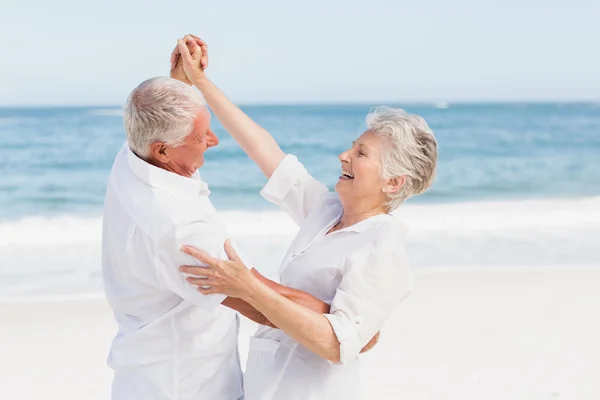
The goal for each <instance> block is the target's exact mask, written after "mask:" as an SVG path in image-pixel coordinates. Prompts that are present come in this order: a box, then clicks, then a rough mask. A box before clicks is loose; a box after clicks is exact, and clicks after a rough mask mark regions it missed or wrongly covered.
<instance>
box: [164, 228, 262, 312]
mask: <svg viewBox="0 0 600 400" xmlns="http://www.w3.org/2000/svg"><path fill="white" fill-rule="evenodd" d="M226 238H227V234H226V232H225V231H224V229H221V228H220V227H215V225H214V224H211V223H208V222H194V223H190V224H187V225H185V226H180V227H177V228H173V231H172V232H170V234H169V235H166V236H165V237H164V238H163V243H162V244H161V246H160V247H161V248H164V249H168V250H166V251H162V252H161V253H160V254H158V256H157V257H158V263H157V275H158V281H159V284H160V285H161V287H162V288H164V289H166V290H170V291H172V292H174V293H175V294H177V295H178V296H180V297H182V298H183V299H185V300H187V301H189V302H192V303H194V304H196V305H199V306H201V307H203V308H204V309H206V310H208V311H213V310H215V309H216V308H217V307H218V306H219V305H220V304H221V303H222V302H223V300H225V298H226V297H227V296H226V295H223V294H209V295H205V294H202V293H200V292H199V291H198V287H197V286H194V285H192V284H190V283H188V282H187V281H186V280H185V279H186V278H187V277H188V276H189V275H186V274H183V273H182V272H180V271H179V267H181V266H182V265H195V266H201V267H205V265H204V264H202V263H201V262H200V261H198V260H197V259H195V258H194V257H191V256H189V255H187V254H185V253H183V252H182V251H181V250H180V248H181V246H182V245H188V246H192V247H195V248H197V249H198V250H201V251H203V252H205V253H206V254H208V255H210V256H211V257H215V258H221V259H227V254H226V253H225V249H224V244H225V240H226ZM234 248H235V245H234ZM236 252H237V253H238V255H239V256H240V258H241V259H242V260H243V261H244V263H245V264H246V265H247V266H248V268H251V266H249V264H247V261H246V259H245V258H244V257H243V255H242V254H240V253H239V251H238V250H237V248H236Z"/></svg>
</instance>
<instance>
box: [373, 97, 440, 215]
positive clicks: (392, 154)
mask: <svg viewBox="0 0 600 400" xmlns="http://www.w3.org/2000/svg"><path fill="white" fill-rule="evenodd" d="M367 126H368V129H369V130H370V131H371V132H373V133H374V134H375V135H377V136H379V137H381V138H382V139H383V140H384V153H383V156H382V160H381V174H382V176H383V178H384V179H386V180H388V179H392V178H396V177H401V176H404V177H405V181H404V185H402V187H401V188H400V190H398V191H397V192H394V193H388V201H387V202H386V207H387V210H388V212H391V211H394V210H395V209H397V208H398V207H399V206H400V204H402V202H403V201H404V200H406V199H408V198H409V197H411V196H414V195H417V194H421V193H423V192H425V191H426V190H427V189H428V188H429V186H431V184H432V183H433V181H434V179H435V168H436V166H437V142H436V140H435V136H434V135H433V132H432V131H431V129H430V128H429V126H428V125H427V122H425V120H424V119H423V118H421V117H419V116H418V115H411V114H408V113H407V112H406V111H404V110H402V109H399V108H392V107H377V108H375V109H373V110H372V111H371V112H370V113H369V114H368V115H367Z"/></svg>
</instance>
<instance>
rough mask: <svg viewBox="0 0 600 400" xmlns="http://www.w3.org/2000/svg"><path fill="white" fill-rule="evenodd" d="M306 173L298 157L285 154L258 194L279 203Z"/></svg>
mask: <svg viewBox="0 0 600 400" xmlns="http://www.w3.org/2000/svg"><path fill="white" fill-rule="evenodd" d="M306 174H308V172H307V171H306V169H305V168H304V165H302V163H301V162H300V161H298V158H296V156H294V155H291V154H287V155H286V156H285V157H284V158H283V160H281V162H280V163H279V165H278V166H277V168H275V171H273V174H272V175H271V177H270V178H269V180H268V181H267V183H266V185H265V186H264V187H263V188H262V190H261V191H260V194H261V196H262V197H264V198H265V200H267V201H269V202H271V203H274V204H281V202H282V201H283V200H284V199H285V198H286V196H287V194H288V193H289V192H290V190H291V189H292V188H293V187H294V186H295V185H297V182H298V180H299V178H301V177H302V176H303V175H306Z"/></svg>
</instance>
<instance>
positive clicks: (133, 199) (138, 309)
mask: <svg viewBox="0 0 600 400" xmlns="http://www.w3.org/2000/svg"><path fill="white" fill-rule="evenodd" d="M209 193H210V192H209V191H208V187H207V185H206V184H205V183H204V182H203V181H202V180H201V179H200V176H199V175H198V174H196V175H195V176H194V177H192V178H186V177H183V176H179V175H176V174H173V173H170V172H168V171H165V170H163V169H160V168H157V167H154V166H152V165H150V164H148V163H146V162H145V161H143V160H141V159H140V158H138V157H137V156H136V155H135V154H134V153H133V152H132V151H131V150H130V149H129V148H128V147H127V146H126V145H125V146H124V147H123V148H122V149H121V151H120V152H119V154H118V155H117V157H116V159H115V162H114V165H113V168H112V171H111V175H110V180H109V183H108V188H107V193H106V200H105V204H104V219H103V239H102V270H103V277H104V287H105V292H106V297H107V299H108V302H109V303H110V305H111V307H112V308H113V311H114V315H115V319H116V321H117V324H118V327H119V332H118V334H117V336H116V337H115V339H114V340H113V343H112V348H111V351H110V355H109V358H108V364H109V366H110V367H111V368H113V369H114V370H115V376H114V380H113V389H112V398H113V400H122V399H128V400H130V399H144V400H154V399H156V400H163V399H164V400H166V399H177V400H187V399H190V400H191V399H194V400H199V399H219V400H230V399H231V400H236V399H239V398H241V397H242V395H243V393H242V377H241V370H240V363H239V356H238V349H237V336H238V319H237V317H236V313H235V311H233V310H231V309H229V308H226V307H224V306H221V305H220V303H221V302H222V301H223V300H224V299H225V296H223V295H209V296H205V295H203V294H201V293H199V292H198V291H197V289H196V287H195V286H192V285H190V284H188V283H187V282H186V281H185V276H184V275H183V274H181V273H180V272H179V266H181V265H200V264H199V262H198V261H197V260H195V259H193V258H192V257H189V256H187V255H186V254H184V253H182V252H181V251H180V246H181V245H182V244H188V245H192V246H194V247H197V248H199V249H201V250H203V251H205V252H207V253H208V254H210V255H211V256H213V257H220V258H226V255H225V253H224V249H223V244H224V242H225V239H226V238H227V237H228V235H227V231H226V227H225V224H224V223H223V222H222V221H221V219H220V218H219V216H218V215H217V213H216V210H215V208H214V207H213V205H212V204H211V202H210V200H209V198H208V194H209Z"/></svg>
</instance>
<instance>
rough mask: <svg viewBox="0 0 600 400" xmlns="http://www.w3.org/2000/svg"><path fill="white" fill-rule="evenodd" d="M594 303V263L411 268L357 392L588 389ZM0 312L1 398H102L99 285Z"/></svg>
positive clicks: (598, 380)
mask: <svg viewBox="0 0 600 400" xmlns="http://www.w3.org/2000/svg"><path fill="white" fill-rule="evenodd" d="M598 309H600V270H591V269H587V270H586V269H570V268H559V269H551V270H549V269H539V268H538V269H529V270H527V269H516V268H511V269H503V270H502V269H480V270H455V269H453V270H443V269H441V270H440V269H438V270H425V271H418V272H417V280H416V289H415V292H414V293H413V294H412V295H411V296H410V298H409V299H408V300H407V301H405V302H404V303H403V304H402V305H401V307H400V308H399V309H398V310H397V312H396V314H395V316H394V317H393V319H392V320H391V321H390V322H389V323H388V324H387V325H386V327H385V328H384V330H383V332H382V338H381V341H380V343H379V344H378V346H377V347H376V348H375V349H373V350H372V351H371V352H370V353H367V354H365V355H363V356H362V358H363V372H364V380H365V382H364V386H365V395H364V398H365V399H414V400H417V399H418V400H423V399H461V400H467V399H473V400H475V399H528V400H535V399H558V398H560V399H576V400H582V399H590V400H591V399H598V398H600V318H598V317H597V314H598ZM0 320H1V321H2V329H1V330H0V376H1V377H2V378H1V384H0V398H2V399H11V400H18V399H45V400H53V399H61V400H71V399H73V400H75V399H77V400H80V399H90V400H93V399H108V398H109V394H110V383H111V375H112V374H111V370H110V369H108V367H106V363H105V360H106V356H107V352H108V349H109V347H110V341H111V339H112V337H113V335H114V334H115V332H116V331H115V324H114V322H113V320H112V315H111V311H110V309H109V307H108V305H107V304H106V302H105V301H104V299H103V298H102V297H88V298H81V299H78V300H66V299H60V298H56V299H52V300H50V299H44V300H40V299H38V300H9V301H3V302H1V303H0ZM253 329H254V326H253V325H252V324H251V323H244V325H243V327H242V331H241V333H240V350H241V353H242V362H243V363H244V362H245V353H246V351H247V342H248V337H249V335H251V334H252V332H253ZM149 350H150V349H149Z"/></svg>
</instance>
